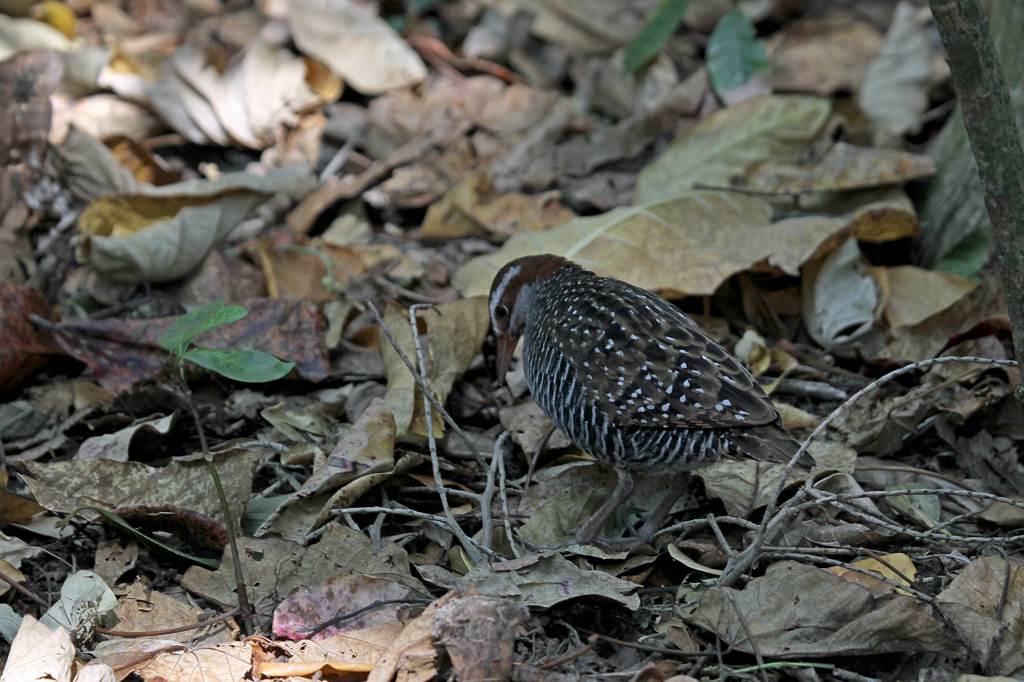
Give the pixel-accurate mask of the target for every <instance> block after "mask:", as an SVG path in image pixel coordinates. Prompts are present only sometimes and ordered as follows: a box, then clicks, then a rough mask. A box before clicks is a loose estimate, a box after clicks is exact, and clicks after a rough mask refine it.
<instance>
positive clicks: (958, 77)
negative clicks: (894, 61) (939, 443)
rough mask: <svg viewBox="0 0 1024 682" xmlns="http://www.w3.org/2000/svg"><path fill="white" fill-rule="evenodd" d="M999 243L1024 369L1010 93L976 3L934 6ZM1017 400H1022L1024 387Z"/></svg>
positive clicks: (1021, 249)
mask: <svg viewBox="0 0 1024 682" xmlns="http://www.w3.org/2000/svg"><path fill="white" fill-rule="evenodd" d="M930 4H931V8H932V14H933V15H934V16H935V23H936V24H938V26H939V34H940V35H941V36H942V44H943V45H944V46H945V47H946V58H947V61H949V67H950V73H951V75H952V77H953V85H954V86H955V87H956V95H957V99H958V100H959V101H960V108H961V110H962V111H963V119H964V127H965V128H966V129H967V139H968V140H970V143H971V150H972V151H973V152H974V160H975V161H976V164H977V167H978V178H979V180H981V188H982V191H983V193H984V195H985V209H986V211H987V212H988V217H989V221H990V222H991V223H992V233H993V236H994V237H995V246H996V248H995V252H996V261H997V263H998V265H999V274H1000V279H1001V280H1002V284H1003V296H1004V298H1005V299H1006V308H1007V312H1008V313H1009V314H1010V326H1011V327H1012V329H1013V339H1014V346H1015V347H1016V356H1017V360H1018V361H1020V362H1022V363H1024V191H1022V190H1024V149H1022V148H1021V138H1020V133H1019V132H1018V130H1017V123H1016V118H1015V116H1014V113H1013V112H1014V109H1013V105H1012V102H1011V100H1010V93H1009V90H1008V89H1007V87H1006V81H1005V79H1004V78H1003V70H1002V68H1001V66H1000V63H999V55H998V54H996V49H995V46H994V45H993V44H992V34H991V33H990V31H989V27H988V20H987V19H986V17H985V15H984V13H983V12H982V11H981V7H980V6H979V5H978V2H977V0H931V2H930ZM1015 393H1016V395H1017V397H1018V398H1019V399H1021V400H1024V383H1021V384H1018V386H1017V390H1016V391H1015Z"/></svg>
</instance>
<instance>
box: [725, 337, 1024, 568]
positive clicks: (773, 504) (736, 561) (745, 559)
mask: <svg viewBox="0 0 1024 682" xmlns="http://www.w3.org/2000/svg"><path fill="white" fill-rule="evenodd" d="M954 362H964V363H969V362H976V363H978V364H981V365H998V366H1000V367H1015V366H1016V365H1017V362H1016V361H1014V360H993V359H992V358H980V357H944V358H934V359H931V360H922V361H921V362H914V363H911V364H909V365H907V366H905V367H900V368H899V369H896V370H893V371H892V372H889V373H888V374H886V375H884V376H882V377H879V378H878V379H876V380H874V381H872V382H871V383H870V384H868V385H867V386H865V387H864V388H862V389H860V390H859V391H857V392H856V393H854V394H853V395H852V396H850V397H849V398H848V399H847V400H846V402H844V403H843V404H841V405H840V406H839V407H837V408H836V409H834V410H833V411H832V413H831V414H830V415H828V416H827V417H825V419H824V420H822V422H821V423H820V424H818V426H817V427H815V429H814V431H812V432H811V435H809V436H808V437H807V439H806V440H805V441H804V442H803V443H802V444H801V445H800V447H799V448H798V449H797V451H796V453H795V454H794V455H793V456H792V457H791V458H790V460H789V462H788V463H787V464H786V468H785V470H784V471H783V473H782V476H781V477H780V478H779V483H778V485H777V486H776V487H775V491H774V492H773V493H772V496H771V498H770V499H769V501H768V505H767V506H766V507H765V510H764V516H763V518H762V519H761V524H760V527H759V528H758V530H757V533H756V534H755V536H754V540H753V542H751V543H750V545H749V546H747V548H746V549H744V550H743V551H742V552H740V553H739V554H737V555H736V556H734V557H730V558H729V561H728V562H727V563H726V565H725V569H724V570H723V571H722V575H721V576H720V577H719V580H718V584H719V585H720V586H730V585H732V584H733V583H735V582H736V580H737V579H739V577H740V576H741V575H742V574H744V573H746V572H747V570H748V569H749V568H750V567H751V565H753V563H754V562H755V561H756V560H757V556H758V554H759V553H760V551H761V547H762V546H763V545H764V543H765V542H766V541H767V540H768V539H769V538H768V537H767V530H768V525H769V523H770V522H771V521H772V520H773V519H774V518H775V516H776V514H778V515H780V516H782V517H784V516H786V515H787V510H788V508H789V507H790V506H794V505H796V504H797V503H798V502H799V501H800V500H801V499H803V495H802V493H804V491H805V490H806V489H807V487H808V486H809V485H810V484H811V479H808V483H807V485H805V487H804V490H801V491H800V493H798V494H797V495H794V496H793V497H792V498H791V499H790V500H789V501H787V502H786V503H785V504H784V505H782V507H781V508H780V507H779V497H781V495H782V491H783V489H784V488H785V487H786V480H787V479H788V478H789V476H790V474H791V473H792V472H793V469H794V468H795V467H796V464H797V462H798V461H800V459H801V458H802V457H803V456H804V454H805V453H806V452H807V449H808V448H809V447H810V445H811V443H812V442H814V439H815V438H817V437H818V436H820V435H821V434H822V433H824V432H825V429H826V428H828V426H829V424H831V423H832V422H833V421H835V420H836V419H837V418H838V417H839V416H840V415H841V414H843V413H844V412H845V411H846V410H848V409H849V407H850V406H851V405H853V404H854V403H856V402H857V401H859V400H860V399H861V398H863V397H864V396H866V395H868V394H870V393H873V392H875V391H877V390H878V389H879V388H881V387H882V386H884V385H886V384H888V383H889V382H891V381H892V380H894V379H896V378H898V377H901V376H903V375H904V374H909V373H910V372H914V371H917V370H920V369H926V368H929V367H932V366H935V365H945V364H950V363H954Z"/></svg>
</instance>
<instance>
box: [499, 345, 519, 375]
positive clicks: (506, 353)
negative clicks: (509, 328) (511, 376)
mask: <svg viewBox="0 0 1024 682" xmlns="http://www.w3.org/2000/svg"><path fill="white" fill-rule="evenodd" d="M518 340H519V339H518V338H517V337H514V336H512V335H511V334H502V335H501V336H499V337H497V339H495V345H496V346H497V357H496V358H495V361H494V367H495V371H496V373H497V375H498V381H504V379H505V373H506V372H508V366H509V365H510V364H512V352H513V351H514V350H515V349H516V341H518Z"/></svg>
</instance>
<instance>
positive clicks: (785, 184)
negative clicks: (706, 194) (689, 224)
mask: <svg viewBox="0 0 1024 682" xmlns="http://www.w3.org/2000/svg"><path fill="white" fill-rule="evenodd" d="M934 172H935V163H934V162H933V161H932V159H931V157H930V156H926V155H924V154H910V153H908V152H903V151H898V150H892V149H881V148H876V147H857V146H854V145H851V144H846V143H845V142H837V143H836V144H834V145H833V146H832V147H831V148H830V149H829V150H828V151H827V152H825V154H824V155H822V156H821V157H820V158H816V159H812V160H810V161H799V162H792V161H786V160H783V161H779V160H778V159H776V158H772V157H768V158H767V159H758V160H755V161H752V162H751V163H749V164H748V165H747V166H746V167H745V168H744V169H743V171H742V172H741V173H737V174H735V175H733V176H732V177H731V178H730V186H731V187H734V188H736V189H741V190H744V191H748V192H758V193H763V194H802V193H805V192H838V191H844V190H855V189H867V188H872V187H881V186H885V185H901V184H903V183H905V182H909V181H911V180H917V179H920V178H924V177H928V176H929V175H932V174H933V173H934ZM708 184H711V183H708Z"/></svg>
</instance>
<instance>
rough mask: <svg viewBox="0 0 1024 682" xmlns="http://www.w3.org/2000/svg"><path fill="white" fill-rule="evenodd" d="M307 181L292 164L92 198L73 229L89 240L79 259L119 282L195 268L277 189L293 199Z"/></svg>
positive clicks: (158, 278) (310, 181)
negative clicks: (261, 172) (85, 259)
mask: <svg viewBox="0 0 1024 682" xmlns="http://www.w3.org/2000/svg"><path fill="white" fill-rule="evenodd" d="M315 184H316V181H315V180H314V178H313V176H312V174H311V173H310V172H309V170H308V169H307V168H304V167H301V166H292V167H289V168H281V169H274V170H271V171H269V172H268V173H267V174H266V175H263V176H259V175H254V174H251V173H228V174H225V175H223V176H221V177H220V178H218V179H216V180H187V181H185V182H180V183H175V184H172V185H164V186H162V187H144V186H139V187H138V188H137V189H136V190H135V191H133V192H131V193H126V194H112V195H107V196H104V197H102V198H99V199H96V200H94V201H93V202H92V203H90V204H89V206H87V207H86V209H85V211H83V213H82V215H81V217H80V218H79V221H78V228H79V230H81V231H82V233H83V234H85V235H87V236H88V237H89V239H88V242H87V244H86V253H87V257H88V260H89V264H90V265H91V266H92V267H93V268H95V269H96V270H97V271H98V272H100V273H102V274H103V275H105V276H107V277H109V278H111V279H114V280H116V281H120V282H168V281H172V280H176V279H179V278H181V277H183V276H184V275H186V274H188V273H189V272H190V271H192V270H193V269H195V268H196V266H198V265H199V264H200V263H201V262H202V260H203V258H204V257H205V256H206V254H207V253H208V252H209V251H210V249H212V248H213V247H214V246H215V245H216V244H218V243H219V242H220V241H222V240H223V239H224V238H225V237H227V235H228V233H230V232H231V230H233V229H235V227H237V226H238V224H239V223H241V222H242V220H243V219H244V218H245V217H246V216H247V215H248V213H249V211H250V210H252V209H253V208H255V207H256V206H258V205H259V204H261V203H263V202H264V201H266V200H267V199H269V198H270V197H272V196H274V195H275V194H277V193H282V194H285V195H287V196H290V197H292V198H297V197H300V196H302V195H303V194H305V193H306V192H307V191H309V190H310V189H312V188H313V187H314V186H315Z"/></svg>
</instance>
